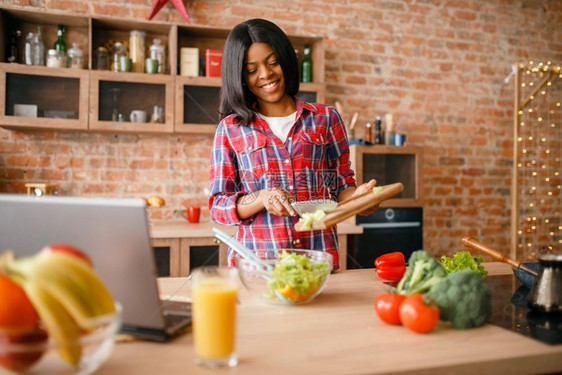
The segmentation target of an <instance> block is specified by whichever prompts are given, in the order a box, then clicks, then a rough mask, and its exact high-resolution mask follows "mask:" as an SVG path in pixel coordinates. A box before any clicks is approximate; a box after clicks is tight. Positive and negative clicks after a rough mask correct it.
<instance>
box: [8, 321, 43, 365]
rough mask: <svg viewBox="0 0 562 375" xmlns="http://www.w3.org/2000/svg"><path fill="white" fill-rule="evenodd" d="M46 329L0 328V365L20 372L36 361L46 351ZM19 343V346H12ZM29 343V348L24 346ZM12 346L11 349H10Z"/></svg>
mask: <svg viewBox="0 0 562 375" xmlns="http://www.w3.org/2000/svg"><path fill="white" fill-rule="evenodd" d="M48 338H49V336H48V335H47V331H45V330H44V329H42V328H37V329H34V330H32V331H27V332H23V333H22V332H19V333H15V332H9V331H3V330H0V366H2V367H4V368H6V369H8V370H10V371H14V372H22V371H25V370H27V369H28V368H30V367H31V366H33V365H34V364H35V363H37V362H38V361H39V360H40V359H41V357H42V356H43V354H45V352H46V351H47V346H46V345H44V344H46V343H47V340H48ZM16 345H18V346H19V345H21V346H22V347H23V350H22V349H21V347H20V348H17V350H16V348H14V346H16ZM26 345H29V350H26V349H25V346H26ZM12 348H13V349H12Z"/></svg>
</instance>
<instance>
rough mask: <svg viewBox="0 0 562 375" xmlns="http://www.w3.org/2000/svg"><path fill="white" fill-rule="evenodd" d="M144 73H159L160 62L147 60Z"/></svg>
mask: <svg viewBox="0 0 562 375" xmlns="http://www.w3.org/2000/svg"><path fill="white" fill-rule="evenodd" d="M144 71H145V73H148V74H156V73H158V60H156V59H150V58H149V59H146V60H145V61H144Z"/></svg>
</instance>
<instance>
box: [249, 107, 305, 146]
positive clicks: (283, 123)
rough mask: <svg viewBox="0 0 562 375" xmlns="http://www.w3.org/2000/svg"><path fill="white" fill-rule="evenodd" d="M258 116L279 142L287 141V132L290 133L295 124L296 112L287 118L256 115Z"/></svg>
mask: <svg viewBox="0 0 562 375" xmlns="http://www.w3.org/2000/svg"><path fill="white" fill-rule="evenodd" d="M258 116H259V117H260V118H261V119H263V120H264V121H265V122H267V125H269V128H270V129H271V131H272V132H273V134H275V135H276V136H277V137H278V138H279V139H280V140H281V142H283V143H285V141H286V140H287V135H289V132H290V131H291V128H292V127H293V125H294V123H295V117H296V116H297V112H296V111H295V112H293V113H291V114H290V115H289V116H285V117H267V116H264V115H262V114H261V113H258Z"/></svg>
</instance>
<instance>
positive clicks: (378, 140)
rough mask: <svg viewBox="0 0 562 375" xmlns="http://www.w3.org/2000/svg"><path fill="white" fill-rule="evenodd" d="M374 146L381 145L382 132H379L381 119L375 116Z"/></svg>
mask: <svg viewBox="0 0 562 375" xmlns="http://www.w3.org/2000/svg"><path fill="white" fill-rule="evenodd" d="M375 144H376V145H380V144H382V130H381V118H380V116H377V117H376V118H375Z"/></svg>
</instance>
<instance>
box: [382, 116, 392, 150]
mask: <svg viewBox="0 0 562 375" xmlns="http://www.w3.org/2000/svg"><path fill="white" fill-rule="evenodd" d="M385 121H386V131H385V133H384V144H385V145H389V146H391V145H392V144H393V143H394V122H393V121H392V114H390V113H387V114H386V117H385Z"/></svg>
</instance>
